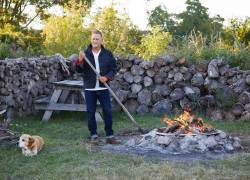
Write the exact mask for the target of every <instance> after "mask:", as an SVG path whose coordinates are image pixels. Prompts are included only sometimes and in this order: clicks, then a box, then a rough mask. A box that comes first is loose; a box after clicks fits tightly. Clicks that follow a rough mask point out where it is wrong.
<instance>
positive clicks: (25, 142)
mask: <svg viewBox="0 0 250 180" xmlns="http://www.w3.org/2000/svg"><path fill="white" fill-rule="evenodd" d="M43 145H44V140H43V138H42V137H40V136H31V135H29V134H22V135H21V137H20V138H19V147H20V148H22V153H23V155H25V156H34V155H37V153H38V152H39V151H40V150H41V149H42V147H43Z"/></svg>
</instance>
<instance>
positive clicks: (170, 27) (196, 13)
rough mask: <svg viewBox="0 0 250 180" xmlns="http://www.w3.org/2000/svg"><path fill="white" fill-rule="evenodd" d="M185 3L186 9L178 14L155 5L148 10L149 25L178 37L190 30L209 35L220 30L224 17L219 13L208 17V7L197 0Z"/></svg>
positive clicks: (188, 0)
mask: <svg viewBox="0 0 250 180" xmlns="http://www.w3.org/2000/svg"><path fill="white" fill-rule="evenodd" d="M186 5H187V7H186V10H185V11H184V12H182V13H179V14H169V13H168V11H167V10H166V8H165V7H161V6H157V7H156V8H155V9H154V10H153V11H151V12H150V16H149V25H150V26H151V27H153V26H155V25H158V26H160V27H162V28H163V29H164V31H168V32H171V33H173V34H174V36H178V37H183V36H185V35H187V34H189V33H190V32H191V31H195V32H201V33H203V34H206V35H208V36H210V35H211V34H216V33H218V32H220V31H221V30H222V26H223V21H224V19H223V18H222V17H220V16H219V15H217V16H215V17H212V18H211V17H209V15H208V8H206V7H205V6H203V5H202V4H201V3H200V1H199V0H187V1H186Z"/></svg>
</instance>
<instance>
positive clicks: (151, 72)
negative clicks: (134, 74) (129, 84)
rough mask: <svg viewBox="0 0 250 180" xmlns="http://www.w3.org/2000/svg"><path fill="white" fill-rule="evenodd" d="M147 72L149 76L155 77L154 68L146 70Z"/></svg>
mask: <svg viewBox="0 0 250 180" xmlns="http://www.w3.org/2000/svg"><path fill="white" fill-rule="evenodd" d="M146 74H147V76H149V77H154V75H155V72H154V71H153V70H152V69H148V70H147V71H146Z"/></svg>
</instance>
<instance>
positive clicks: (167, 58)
mask: <svg viewBox="0 0 250 180" xmlns="http://www.w3.org/2000/svg"><path fill="white" fill-rule="evenodd" d="M161 58H162V59H163V60H164V61H165V62H166V63H167V64H175V63H176V62H177V61H178V58H177V57H176V56H172V55H164V56H162V57H161Z"/></svg>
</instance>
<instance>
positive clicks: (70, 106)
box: [35, 80, 102, 121]
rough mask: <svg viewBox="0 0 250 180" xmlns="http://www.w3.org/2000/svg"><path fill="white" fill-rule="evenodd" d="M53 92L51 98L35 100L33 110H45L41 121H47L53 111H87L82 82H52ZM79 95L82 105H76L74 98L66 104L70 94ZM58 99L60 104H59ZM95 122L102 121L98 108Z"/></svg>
mask: <svg viewBox="0 0 250 180" xmlns="http://www.w3.org/2000/svg"><path fill="white" fill-rule="evenodd" d="M53 85H54V87H55V88H54V91H53V93H52V96H48V97H44V98H41V99H38V100H36V102H35V109H37V110H45V113H44V115H43V118H42V121H48V120H49V119H50V117H51V115H52V113H53V111H55V110H56V111H84V112H86V111H87V107H86V103H85V95H84V90H83V81H81V80H63V81H58V82H53ZM72 93H73V95H74V93H75V94H76V93H80V94H81V97H82V99H83V101H82V103H80V104H76V103H75V101H74V98H72V101H71V103H66V102H65V101H66V99H67V98H68V96H69V95H70V94H72ZM59 99H60V102H59ZM96 120H102V118H101V115H100V108H97V112H96Z"/></svg>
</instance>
